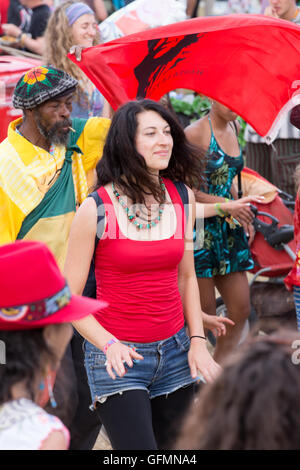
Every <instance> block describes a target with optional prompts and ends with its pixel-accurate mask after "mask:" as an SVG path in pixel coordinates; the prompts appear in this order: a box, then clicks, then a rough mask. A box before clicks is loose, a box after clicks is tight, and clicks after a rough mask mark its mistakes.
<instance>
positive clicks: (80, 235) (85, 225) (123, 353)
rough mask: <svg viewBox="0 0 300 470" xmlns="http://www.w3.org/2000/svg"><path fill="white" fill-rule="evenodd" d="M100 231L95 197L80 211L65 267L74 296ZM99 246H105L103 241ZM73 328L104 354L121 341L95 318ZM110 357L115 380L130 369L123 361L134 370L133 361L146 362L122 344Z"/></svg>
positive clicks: (83, 281)
mask: <svg viewBox="0 0 300 470" xmlns="http://www.w3.org/2000/svg"><path fill="white" fill-rule="evenodd" d="M96 230H97V206H96V203H95V201H94V199H93V198H87V199H86V200H85V201H84V202H83V203H82V205H81V206H80V207H79V209H78V211H77V212H76V215H75V217H74V220H73V223H72V226H71V231H70V238H69V246H68V253H67V257H66V262H65V268H64V274H65V276H66V279H67V281H68V284H69V286H70V289H71V292H72V293H73V294H77V295H81V294H82V292H83V289H84V286H85V284H86V281H87V277H88V273H89V270H90V265H91V261H92V257H93V253H94V246H95V237H96ZM99 243H101V240H100V242H99ZM73 326H74V328H76V329H77V330H78V331H79V333H80V334H81V335H82V336H83V337H84V338H85V339H87V340H88V341H89V342H90V343H92V344H94V345H95V346H96V347H97V348H98V349H100V350H101V351H104V349H105V345H107V343H108V342H109V341H111V340H117V338H115V337H114V336H113V335H112V334H111V333H110V332H109V331H107V330H106V329H105V328H103V327H102V326H101V325H100V324H99V322H98V321H97V320H96V319H95V318H94V317H93V316H92V315H89V316H87V317H85V318H83V319H81V320H78V321H75V322H73ZM106 357H107V366H106V369H107V372H108V374H109V375H110V376H111V377H112V378H113V379H115V378H116V376H115V374H114V371H115V372H116V373H117V374H118V375H119V376H120V377H121V376H123V375H124V374H125V372H126V370H125V367H124V363H123V362H126V363H127V364H128V366H129V367H132V366H133V362H132V358H133V359H140V360H141V359H143V357H142V356H141V355H140V354H138V353H136V352H135V351H134V350H133V349H131V348H128V347H127V346H125V345H124V344H122V343H120V342H118V341H117V342H114V343H113V344H111V345H110V346H109V348H108V349H107V351H106ZM113 369H114V371H113Z"/></svg>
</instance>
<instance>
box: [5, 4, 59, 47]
mask: <svg viewBox="0 0 300 470" xmlns="http://www.w3.org/2000/svg"><path fill="white" fill-rule="evenodd" d="M20 6H21V8H20ZM22 7H23V8H22ZM13 8H14V10H13V12H12V13H14V18H15V21H17V22H18V16H19V20H20V23H19V25H18V26H17V24H18V23H15V24H14V23H5V24H2V29H3V32H4V34H5V35H7V36H13V37H14V38H16V40H17V43H18V44H17V46H18V47H19V48H20V49H25V50H27V51H30V52H33V53H35V54H38V55H42V54H43V51H44V40H43V35H44V32H45V29H46V26H47V21H48V18H49V16H50V8H49V6H48V5H46V4H45V2H44V0H19V5H18V4H13ZM24 10H25V11H24ZM9 20H10V16H9Z"/></svg>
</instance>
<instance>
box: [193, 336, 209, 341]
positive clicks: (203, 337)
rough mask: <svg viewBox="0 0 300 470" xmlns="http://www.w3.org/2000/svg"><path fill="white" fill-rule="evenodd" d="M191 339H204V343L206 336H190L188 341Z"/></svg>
mask: <svg viewBox="0 0 300 470" xmlns="http://www.w3.org/2000/svg"><path fill="white" fill-rule="evenodd" d="M192 338H201V339H205V341H206V336H199V335H194V336H190V339H192Z"/></svg>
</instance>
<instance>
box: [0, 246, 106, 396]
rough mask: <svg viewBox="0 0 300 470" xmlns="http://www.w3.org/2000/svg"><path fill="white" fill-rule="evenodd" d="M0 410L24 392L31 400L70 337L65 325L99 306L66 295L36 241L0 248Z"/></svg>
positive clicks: (52, 263)
mask: <svg viewBox="0 0 300 470" xmlns="http://www.w3.org/2000/svg"><path fill="white" fill-rule="evenodd" d="M0 279H1V283H0V341H1V346H3V345H4V347H5V364H3V365H0V405H1V404H2V403H4V402H6V401H8V400H11V399H13V398H14V392H15V391H16V390H20V386H21V389H22V391H25V397H27V398H30V399H32V400H37V397H38V395H39V393H40V392H39V384H40V383H41V382H42V381H43V380H44V379H45V378H46V376H47V375H48V374H49V373H50V372H51V371H55V370H56V369H57V368H58V365H59V362H60V360H61V358H62V356H63V354H64V351H65V349H66V346H67V344H68V342H69V341H70V339H71V336H72V331H73V330H72V327H71V324H70V322H72V321H76V320H80V319H81V318H83V317H85V316H87V315H89V314H91V313H94V312H96V311H98V310H99V308H101V307H102V305H103V304H102V303H101V302H98V301H96V300H93V299H87V298H84V297H80V296H74V295H72V294H71V292H70V290H69V287H68V285H67V284H66V281H65V279H64V277H63V276H62V274H61V273H60V270H59V268H58V266H57V263H56V261H55V259H54V257H53V255H52V253H51V252H50V250H49V249H48V248H47V247H46V245H44V244H43V243H40V242H29V241H17V242H15V243H12V244H9V245H4V246H2V247H0Z"/></svg>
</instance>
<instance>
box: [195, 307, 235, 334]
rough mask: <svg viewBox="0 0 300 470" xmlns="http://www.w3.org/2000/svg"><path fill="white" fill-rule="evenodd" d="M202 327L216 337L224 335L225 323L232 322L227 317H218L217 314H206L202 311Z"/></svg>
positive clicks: (232, 324)
mask: <svg viewBox="0 0 300 470" xmlns="http://www.w3.org/2000/svg"><path fill="white" fill-rule="evenodd" d="M202 319H203V327H204V328H205V329H206V330H210V331H211V332H212V334H213V335H214V336H215V337H216V338H217V337H218V336H222V335H223V336H224V335H226V324H227V325H230V326H234V324H235V323H234V322H233V321H232V320H230V318H227V317H221V316H220V317H218V316H217V315H208V314H207V313H204V312H203V313H202Z"/></svg>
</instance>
